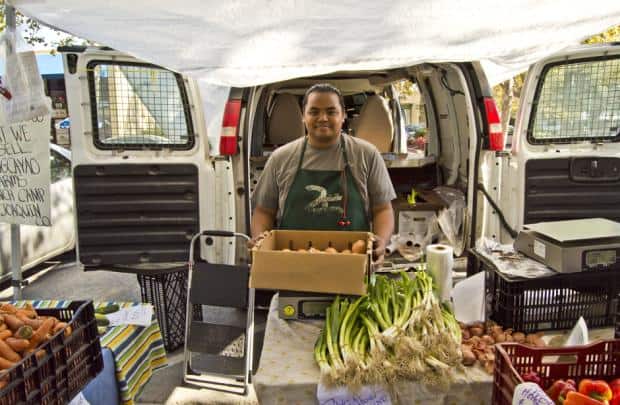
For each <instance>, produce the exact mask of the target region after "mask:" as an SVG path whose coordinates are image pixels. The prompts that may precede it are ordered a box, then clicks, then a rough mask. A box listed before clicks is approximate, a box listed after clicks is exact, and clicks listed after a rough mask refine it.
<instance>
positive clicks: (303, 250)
mask: <svg viewBox="0 0 620 405" xmlns="http://www.w3.org/2000/svg"><path fill="white" fill-rule="evenodd" d="M297 251H298V252H307V250H306V249H297Z"/></svg>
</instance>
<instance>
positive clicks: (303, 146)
mask: <svg viewBox="0 0 620 405" xmlns="http://www.w3.org/2000/svg"><path fill="white" fill-rule="evenodd" d="M307 144H308V137H307V136H306V137H304V143H303V144H302V146H301V155H299V164H297V171H298V172H299V170H300V169H301V165H302V164H303V162H304V153H306V145H307Z"/></svg>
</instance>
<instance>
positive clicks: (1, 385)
mask: <svg viewBox="0 0 620 405" xmlns="http://www.w3.org/2000/svg"><path fill="white" fill-rule="evenodd" d="M7 385H9V382H8V381H7V380H0V390H1V389H2V388H4V387H6V386H7Z"/></svg>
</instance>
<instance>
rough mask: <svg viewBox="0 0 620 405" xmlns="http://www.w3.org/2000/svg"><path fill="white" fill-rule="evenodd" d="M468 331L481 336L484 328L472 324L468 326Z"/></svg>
mask: <svg viewBox="0 0 620 405" xmlns="http://www.w3.org/2000/svg"><path fill="white" fill-rule="evenodd" d="M469 333H471V334H472V335H473V336H482V335H484V329H482V328H480V327H478V326H472V327H471V328H469Z"/></svg>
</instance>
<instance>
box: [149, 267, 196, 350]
mask: <svg viewBox="0 0 620 405" xmlns="http://www.w3.org/2000/svg"><path fill="white" fill-rule="evenodd" d="M187 273H188V270H187V267H184V268H174V269H167V270H163V271H161V270H160V271H153V272H148V273H147V272H145V273H140V274H138V283H139V284H140V294H141V295H142V301H143V302H148V303H150V304H152V305H153V308H154V310H155V314H156V315H157V321H158V322H159V328H160V330H161V333H162V337H163V339H164V347H165V348H166V351H169V352H170V351H173V350H175V349H177V348H179V347H181V346H183V343H184V342H185V308H186V306H187ZM193 318H194V320H202V310H201V307H200V306H199V305H194V308H193Z"/></svg>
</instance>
